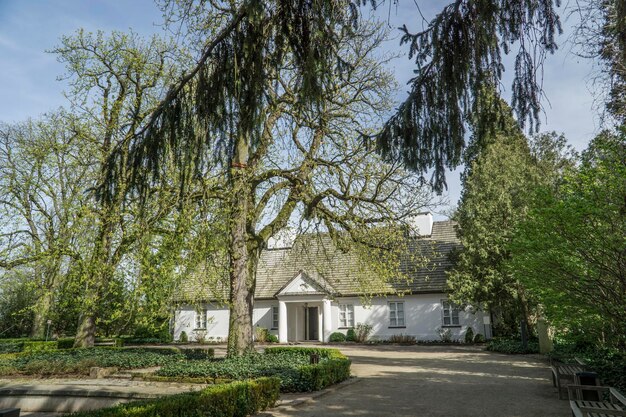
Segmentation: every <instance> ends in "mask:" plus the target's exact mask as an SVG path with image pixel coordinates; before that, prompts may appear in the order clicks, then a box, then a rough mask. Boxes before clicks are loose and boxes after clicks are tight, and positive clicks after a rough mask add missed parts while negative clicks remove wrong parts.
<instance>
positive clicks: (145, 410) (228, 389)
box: [70, 378, 280, 417]
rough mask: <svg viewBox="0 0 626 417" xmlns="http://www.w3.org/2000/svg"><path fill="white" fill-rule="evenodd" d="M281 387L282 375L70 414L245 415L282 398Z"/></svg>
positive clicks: (94, 416) (86, 416) (91, 416)
mask: <svg viewBox="0 0 626 417" xmlns="http://www.w3.org/2000/svg"><path fill="white" fill-rule="evenodd" d="M279 386H280V381H279V380H278V378H259V379H256V380H250V381H238V382H233V383H230V384H224V385H215V386H212V387H209V388H206V389H203V390H201V391H197V392H190V393H184V394H176V395H171V396H168V397H163V398H159V399H156V400H148V401H137V402H132V403H127V404H121V405H118V406H116V407H112V408H105V409H101V410H96V411H87V412H82V413H74V414H70V415H71V416H74V417H131V416H132V417H181V416H194V417H245V416H249V415H252V414H256V413H258V412H259V411H263V410H266V409H267V408H270V407H273V406H274V405H275V404H276V401H278V396H279Z"/></svg>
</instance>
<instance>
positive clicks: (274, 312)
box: [272, 306, 278, 329]
mask: <svg viewBox="0 0 626 417" xmlns="http://www.w3.org/2000/svg"><path fill="white" fill-rule="evenodd" d="M272 329H278V306H273V307H272Z"/></svg>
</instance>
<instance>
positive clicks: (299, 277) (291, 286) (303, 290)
mask: <svg viewBox="0 0 626 417" xmlns="http://www.w3.org/2000/svg"><path fill="white" fill-rule="evenodd" d="M331 292H332V287H331V285H330V284H329V283H328V282H327V281H326V280H325V279H324V278H321V277H316V278H313V277H311V276H310V275H309V274H307V273H306V272H304V271H299V272H298V273H297V274H296V275H295V276H294V277H293V278H292V279H291V280H289V281H288V282H287V283H286V284H285V285H284V286H283V287H282V288H281V289H280V290H278V292H276V294H275V296H281V295H311V294H330V293H331Z"/></svg>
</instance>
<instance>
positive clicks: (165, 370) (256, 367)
mask: <svg viewBox="0 0 626 417" xmlns="http://www.w3.org/2000/svg"><path fill="white" fill-rule="evenodd" d="M311 354H316V355H318V357H319V363H317V364H311V363H310V361H311V359H310V355H311ZM350 364H351V362H350V360H349V359H348V358H347V357H345V356H344V355H343V354H342V353H341V352H339V350H337V349H322V348H319V349H318V348H291V347H268V348H266V349H265V353H263V354H261V353H254V354H249V355H245V356H241V357H236V358H227V359H216V360H212V361H203V362H200V361H198V362H194V363H189V362H187V363H170V364H167V365H165V366H163V367H162V368H161V369H160V370H159V371H157V373H156V375H157V376H161V377H167V378H170V380H172V379H176V378H180V380H181V381H189V379H193V378H198V379H201V378H223V379H235V380H239V379H246V378H258V377H272V376H273V377H278V378H279V379H280V381H281V383H280V389H281V391H282V392H306V391H317V390H321V389H323V388H325V387H327V386H329V385H333V384H336V383H338V382H341V381H344V380H346V379H348V378H349V377H350Z"/></svg>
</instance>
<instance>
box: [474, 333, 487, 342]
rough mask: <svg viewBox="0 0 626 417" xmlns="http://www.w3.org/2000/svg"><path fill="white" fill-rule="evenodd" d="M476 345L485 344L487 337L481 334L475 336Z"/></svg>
mask: <svg viewBox="0 0 626 417" xmlns="http://www.w3.org/2000/svg"><path fill="white" fill-rule="evenodd" d="M474 343H485V336H483V335H482V334H480V333H476V334H475V335H474Z"/></svg>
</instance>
